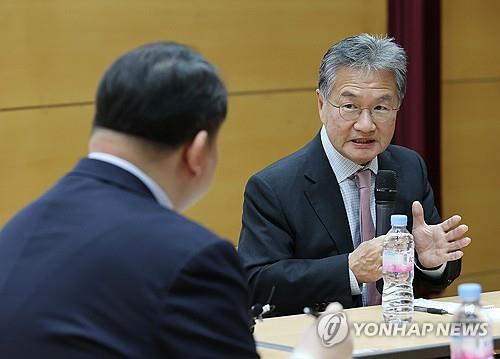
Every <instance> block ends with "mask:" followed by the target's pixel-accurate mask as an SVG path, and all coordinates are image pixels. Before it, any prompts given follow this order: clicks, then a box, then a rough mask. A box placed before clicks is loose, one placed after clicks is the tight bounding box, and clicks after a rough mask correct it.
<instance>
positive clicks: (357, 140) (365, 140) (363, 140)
mask: <svg viewBox="0 0 500 359" xmlns="http://www.w3.org/2000/svg"><path fill="white" fill-rule="evenodd" d="M352 142H354V143H357V144H360V145H366V144H370V143H373V142H375V140H372V139H371V138H355V139H353V140H352Z"/></svg>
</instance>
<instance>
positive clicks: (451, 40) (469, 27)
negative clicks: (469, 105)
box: [441, 0, 500, 81]
mask: <svg viewBox="0 0 500 359" xmlns="http://www.w3.org/2000/svg"><path fill="white" fill-rule="evenodd" d="M441 19H442V20H441V21H442V71H443V73H442V77H443V79H444V80H445V81H447V80H457V79H477V78H491V77H495V78H497V79H499V78H500V41H498V34H499V33H500V23H499V19H500V1H498V0H477V1H470V0H443V1H442V17H441Z"/></svg>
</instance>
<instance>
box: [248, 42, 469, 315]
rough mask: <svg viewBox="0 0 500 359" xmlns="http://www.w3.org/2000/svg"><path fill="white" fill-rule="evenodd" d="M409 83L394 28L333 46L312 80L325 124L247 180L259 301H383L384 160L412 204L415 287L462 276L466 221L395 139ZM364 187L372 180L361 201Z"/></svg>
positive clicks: (283, 307) (252, 274)
mask: <svg viewBox="0 0 500 359" xmlns="http://www.w3.org/2000/svg"><path fill="white" fill-rule="evenodd" d="M405 87H406V55H405V52H404V50H403V49H402V48H401V47H400V46H398V45H397V44H396V43H395V42H394V41H393V40H392V39H389V38H379V37H375V36H372V35H368V34H362V35H358V36H354V37H349V38H346V39H344V40H342V41H340V42H338V43H337V44H335V45H333V46H332V47H331V48H330V49H329V50H328V51H327V53H326V54H325V56H324V57H323V60H322V62H321V65H320V70H319V86H318V90H316V93H317V103H318V112H319V117H320V119H321V122H322V128H321V130H320V132H319V133H318V135H317V136H316V137H315V138H314V139H313V140H312V141H311V142H310V143H309V144H307V145H306V146H305V147H303V148H302V149H300V150H299V151H297V152H295V153H293V154H291V155H290V156H288V157H286V158H284V159H282V160H280V161H278V162H276V163H274V164H272V165H270V166H269V167H267V168H265V169H264V170H262V171H260V172H259V173H257V174H256V175H254V176H252V177H251V178H250V180H249V181H248V184H247V186H246V190H245V198H244V205H243V225H242V230H241V235H240V241H239V253H240V255H241V257H242V258H243V261H244V266H245V267H246V269H247V271H248V273H249V283H250V286H251V290H252V291H253V298H254V301H262V300H264V298H266V296H267V295H268V293H269V292H270V290H271V288H272V287H275V292H274V297H273V304H275V305H276V313H277V314H279V315H284V314H295V313H300V312H301V311H302V308H303V307H304V306H314V307H315V308H316V309H318V310H321V309H322V308H324V306H325V305H326V303H328V302H331V301H339V302H340V303H342V304H343V305H344V307H348V308H349V307H356V306H361V305H370V304H378V303H380V295H379V294H378V293H377V292H376V290H374V285H375V282H376V281H377V280H378V279H380V278H381V275H382V271H381V262H382V256H381V254H382V241H383V236H380V237H377V238H373V237H374V236H373V233H374V228H373V223H375V199H374V184H375V176H376V175H377V172H378V171H379V170H394V171H395V172H396V173H397V176H398V188H397V190H398V192H397V197H396V200H395V210H394V212H395V213H400V214H406V215H407V216H408V219H409V224H408V227H409V228H410V229H411V228H412V229H413V230H412V233H413V235H414V238H415V247H416V255H417V258H418V260H417V262H418V263H416V270H415V280H414V286H415V295H416V296H417V297H418V296H419V295H421V294H423V291H422V290H421V289H422V288H423V286H425V287H426V288H427V289H428V290H431V291H439V290H441V289H442V288H444V287H446V286H447V285H449V284H450V283H451V282H452V281H453V279H455V278H456V277H457V276H458V275H459V273H460V266H461V262H460V258H461V257H462V256H463V252H462V251H461V249H462V248H463V247H465V246H467V245H468V244H469V243H470V238H468V237H464V235H465V233H466V231H467V226H466V225H463V224H460V221H461V218H460V217H459V216H453V217H451V218H449V219H447V220H445V221H443V222H441V219H440V217H439V214H438V212H437V210H436V207H435V205H434V197H433V193H432V189H431V187H430V185H429V182H428V180H427V172H426V171H427V170H426V166H425V164H424V162H423V160H422V158H421V157H420V156H419V155H418V154H417V153H415V152H414V151H411V150H409V149H406V148H403V147H399V146H393V145H390V141H391V139H392V136H393V134H394V129H395V123H396V114H397V111H398V109H399V107H400V106H401V102H402V100H403V97H404V94H405ZM361 188H369V189H370V191H369V192H370V194H368V195H365V196H364V197H365V199H364V200H363V196H362V195H361V196H360V189H361ZM363 214H364V216H363ZM361 217H362V218H361ZM363 218H364V220H363ZM361 222H363V223H364V224H363V223H361ZM365 225H366V226H365ZM365 228H366V230H365ZM370 228H371V230H370Z"/></svg>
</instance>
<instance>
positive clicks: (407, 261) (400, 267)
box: [382, 249, 414, 273]
mask: <svg viewBox="0 0 500 359" xmlns="http://www.w3.org/2000/svg"><path fill="white" fill-rule="evenodd" d="M413 256H414V254H413V250H409V251H396V250H393V249H385V250H384V254H383V257H382V271H383V272H385V273H388V272H389V273H409V272H411V271H412V270H413Z"/></svg>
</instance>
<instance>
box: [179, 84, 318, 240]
mask: <svg viewBox="0 0 500 359" xmlns="http://www.w3.org/2000/svg"><path fill="white" fill-rule="evenodd" d="M319 128H320V121H319V116H318V112H317V107H316V96H315V94H314V92H312V91H311V92H300V93H288V94H268V95H256V96H241V97H240V96H235V97H232V98H231V99H230V108H229V116H228V119H227V122H226V123H225V124H224V127H223V128H222V131H221V134H220V135H221V136H220V160H219V168H218V172H217V175H216V179H215V182H214V184H213V185H212V188H211V190H210V192H209V193H208V195H207V196H206V197H205V198H204V199H203V200H202V201H201V202H200V203H198V204H197V205H196V206H195V207H193V208H192V209H191V210H189V211H188V212H187V214H188V216H190V217H192V218H195V219H198V220H200V221H202V222H203V224H205V225H207V226H208V227H209V228H211V229H212V230H214V231H215V232H217V233H218V234H220V235H222V236H224V237H225V238H227V239H230V240H231V241H232V242H233V243H235V244H236V243H237V242H238V237H239V232H240V229H241V211H242V203H243V192H244V188H245V184H246V182H247V180H248V178H249V177H250V176H251V175H252V174H254V173H255V172H257V171H258V170H260V169H262V168H264V167H265V166H267V165H268V164H270V163H272V162H274V161H276V160H278V159H280V158H281V157H284V156H285V155H287V154H289V153H291V152H293V151H295V150H297V149H299V148H300V147H302V146H303V145H304V144H306V143H307V142H308V141H309V140H310V139H312V138H313V137H314V135H315V134H316V132H317V131H318V130H319Z"/></svg>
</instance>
